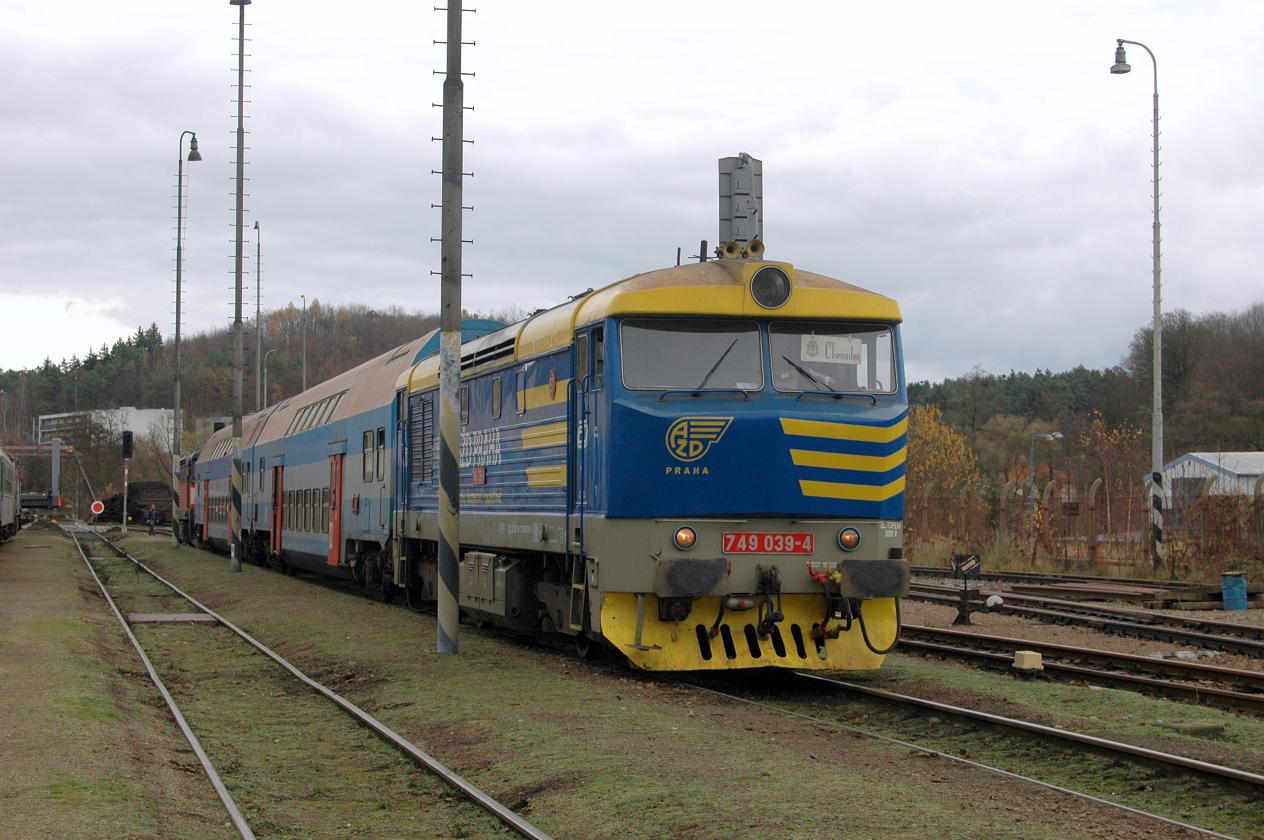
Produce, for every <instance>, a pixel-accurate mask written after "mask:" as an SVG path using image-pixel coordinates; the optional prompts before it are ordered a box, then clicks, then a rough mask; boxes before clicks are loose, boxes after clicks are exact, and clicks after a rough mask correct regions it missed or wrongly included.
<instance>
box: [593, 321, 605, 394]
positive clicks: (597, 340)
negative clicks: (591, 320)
mask: <svg viewBox="0 0 1264 840" xmlns="http://www.w3.org/2000/svg"><path fill="white" fill-rule="evenodd" d="M592 358H593V366H592V375H593V387H594V388H600V387H601V380H602V378H603V377H604V376H605V374H606V328H605V327H597V328H596V329H594V330H593V331H592Z"/></svg>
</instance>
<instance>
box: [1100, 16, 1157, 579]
mask: <svg viewBox="0 0 1264 840" xmlns="http://www.w3.org/2000/svg"><path fill="white" fill-rule="evenodd" d="M1115 42H1116V47H1115V63H1114V65H1113V66H1112V67H1111V68H1110V72H1111V73H1114V74H1116V75H1120V74H1123V73H1127V72H1129V71H1131V70H1132V67H1130V66H1129V64H1128V58H1127V56H1126V55H1125V53H1124V44H1133V45H1134V46H1138V47H1141V49H1143V50H1145V51H1146V53H1148V54H1149V56H1150V63H1151V64H1152V65H1153V66H1154V149H1153V151H1154V222H1153V237H1152V240H1153V241H1152V245H1153V252H1152V261H1153V270H1154V325H1153V327H1152V331H1153V333H1154V340H1153V344H1154V348H1153V349H1154V363H1153V368H1154V370H1153V374H1154V408H1153V409H1152V413H1151V426H1150V467H1151V476H1150V477H1151V482H1150V531H1151V535H1152V544H1153V547H1154V557H1153V561H1154V566H1155V568H1159V567H1161V566H1162V565H1163V502H1164V492H1163V297H1162V285H1161V283H1160V278H1161V277H1162V271H1161V268H1162V266H1161V261H1160V242H1161V236H1160V233H1161V228H1160V227H1159V62H1158V59H1156V58H1155V57H1154V53H1153V52H1152V51H1151V50H1150V48H1149V47H1147V46H1146V45H1145V44H1143V43H1141V42H1140V41H1126V40H1124V39H1123V38H1116V39H1115Z"/></svg>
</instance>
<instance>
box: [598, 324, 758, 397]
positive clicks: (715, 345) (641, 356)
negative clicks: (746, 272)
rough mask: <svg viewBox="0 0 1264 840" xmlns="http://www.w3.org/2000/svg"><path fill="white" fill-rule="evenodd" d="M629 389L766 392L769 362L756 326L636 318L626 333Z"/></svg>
mask: <svg viewBox="0 0 1264 840" xmlns="http://www.w3.org/2000/svg"><path fill="white" fill-rule="evenodd" d="M619 335H620V340H621V352H620V356H621V357H622V359H623V384H624V385H625V386H627V387H628V388H640V389H654V390H681V391H718V390H726V389H727V390H734V389H739V388H740V389H741V390H743V391H758V390H761V389H762V388H763V382H764V360H763V352H762V346H761V344H762V343H761V342H760V339H759V327H758V326H757V325H756V324H755V322H753V321H718V320H705V319H702V318H655V319H650V318H635V319H628V320H627V321H624V322H623V325H622V328H621V329H620V333H619Z"/></svg>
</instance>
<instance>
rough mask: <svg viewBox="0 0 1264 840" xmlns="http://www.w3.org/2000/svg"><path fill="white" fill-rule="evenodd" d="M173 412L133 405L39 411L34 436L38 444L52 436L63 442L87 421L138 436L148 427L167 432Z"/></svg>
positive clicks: (71, 438) (78, 433)
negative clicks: (86, 409)
mask: <svg viewBox="0 0 1264 840" xmlns="http://www.w3.org/2000/svg"><path fill="white" fill-rule="evenodd" d="M174 416H175V412H173V411H172V410H171V409H169V408H135V407H133V406H122V407H121V408H107V409H97V410H95V411H68V412H64V413H62V414H41V415H40V416H39V420H38V426H37V427H36V435H35V439H36V442H37V443H41V444H42V443H45V442H46V441H47V440H48V439H49V438H54V437H59V438H61V439H62V441H63V442H65V443H75V442H77V439H78V438H80V437H81V436H82V434H83V431H84V429H85V427H86V426H87V425H88V424H89V423H91V424H94V425H97V426H101V427H103V428H106V429H110V430H112V431H118V432H123V431H128V432H132V433H133V434H135V435H136V436H137V437H144V436H146V435H148V434H149V433H150V432H151V431H157V432H160V433H162V434H165V435H170V434H171V432H170V429H171V425H172V418H173V417H174Z"/></svg>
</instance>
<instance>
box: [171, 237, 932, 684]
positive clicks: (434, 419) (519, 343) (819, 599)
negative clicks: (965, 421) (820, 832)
mask: <svg viewBox="0 0 1264 840" xmlns="http://www.w3.org/2000/svg"><path fill="white" fill-rule="evenodd" d="M728 251H729V256H728V258H721V259H718V260H712V261H706V262H701V263H694V264H688V265H683V266H675V267H671V268H666V269H662V270H659V271H653V272H650V273H646V274H639V275H636V276H634V277H630V278H628V279H625V280H622V281H619V282H616V283H613V284H611V285H608V286H606V287H604V288H601V289H598V290H596V291H591V292H588V293H585V294H583V295H581V296H578V297H576V298H575V299H573V300H571V301H569V302H568V303H565V304H562V305H561V306H558V307H555V308H553V309H549V310H546V311H542V312H539V313H536V314H535V315H533V316H532V317H530V318H528V319H526V320H525V321H522V322H521V323H517V324H512V325H509V326H501V325H497V324H492V323H488V322H481V323H478V324H471V325H469V330H468V331H467V333H466V339H467V340H466V341H465V343H464V344H463V346H462V356H461V391H460V411H461V418H460V419H461V429H462V432H461V452H460V460H461V557H460V570H461V573H460V604H461V608H462V610H463V611H464V612H465V613H466V614H467V615H469V616H470V617H471V618H474V619H476V620H479V621H482V622H488V623H492V624H497V625H502V626H506V627H511V628H515V629H518V630H521V631H526V632H547V633H556V634H563V635H566V636H570V637H573V638H574V639H575V641H576V644H577V646H578V647H579V648H580V650H581V651H588V650H591V649H592V648H593V646H594V644H604V645H606V646H608V647H609V648H612V649H613V650H615V651H617V652H618V653H619V654H621V655H623V656H625V657H627V658H628V659H629V660H630V661H631V662H632V663H633V664H635V665H637V666H639V667H641V668H646V669H650V670H694V669H725V668H750V667H793V668H838V669H868V668H876V667H878V666H879V665H880V664H881V662H882V658H883V655H884V653H885V652H886V651H887V650H889V649H890V648H891V647H892V646H893V645H894V643H895V640H896V638H897V636H898V633H899V607H898V603H899V602H898V599H899V598H900V597H901V596H903V595H904V594H905V593H906V591H907V586H908V566H907V563H906V561H905V560H904V559H903V543H902V519H903V513H904V465H905V452H906V443H907V424H908V420H907V414H908V401H907V395H906V392H905V384H904V381H903V375H902V374H903V360H902V355H901V347H900V332H899V325H900V320H901V316H900V310H899V307H898V305H897V304H896V303H895V302H894V301H892V300H890V299H889V298H886V297H883V296H881V295H878V294H875V293H873V292H870V291H866V290H864V289H861V288H858V287H856V286H852V285H850V284H847V283H844V282H841V281H838V280H834V279H831V278H828V277H824V276H822V275H819V274H813V273H811V272H808V271H804V270H801V269H798V268H796V267H794V266H793V265H790V264H788V263H783V262H772V261H767V260H764V259H762V245H761V244H760V243H759V242H758V241H757V240H756V241H752V242H751V243H749V246H748V247H735V248H729V249H728ZM438 373H439V371H438V357H437V335H434V334H431V335H428V336H423V337H422V338H421V339H418V341H416V342H413V343H411V344H408V345H405V346H403V347H400V348H397V349H396V350H395V351H392V352H391V353H388V354H385V355H384V356H382V357H379V358H378V359H374V360H372V361H370V362H367V363H365V364H364V365H361V366H360V367H358V368H356V369H354V370H352V371H348V372H347V373H345V374H343V375H341V376H339V377H336V378H335V379H333V380H330V381H329V382H327V383H324V384H322V385H320V386H317V387H316V388H313V389H311V390H309V391H307V392H305V393H303V394H300V395H298V396H296V397H294V398H292V399H290V400H287V401H285V402H283V403H281V404H280V405H278V406H274V407H272V408H270V409H268V410H266V411H264V412H261V413H260V414H257V415H254V416H252V417H250V418H247V420H246V422H245V423H244V424H243V435H242V439H241V441H240V442H239V443H237V444H236V445H234V441H232V440H231V439H230V438H229V437H228V436H227V430H224V431H221V432H218V433H216V435H215V436H213V437H212V438H211V440H210V441H209V442H208V443H207V445H206V447H205V448H204V449H203V450H202V452H201V453H200V455H199V457H198V459H197V462H196V464H195V466H194V467H193V471H194V472H193V476H192V484H191V487H192V491H191V493H190V498H191V504H190V511H191V517H192V523H191V525H192V531H193V533H194V534H196V536H197V537H198V538H199V539H201V540H205V541H209V542H212V543H216V544H218V545H220V546H222V545H224V544H225V543H226V541H227V537H228V531H227V505H228V500H229V489H228V486H227V475H228V468H227V464H228V460H229V458H230V457H232V453H233V452H234V451H235V450H236V451H239V453H240V454H239V455H238V457H239V458H240V462H239V463H240V464H241V465H242V523H241V526H240V527H241V539H242V545H243V550H244V551H245V553H246V555H247V557H254V558H257V559H267V560H271V561H273V562H278V563H284V564H286V565H288V566H297V567H305V568H307V569H310V570H313V571H320V572H324V573H328V574H335V575H343V576H354V577H356V578H357V579H359V580H361V581H362V582H364V583H366V584H368V585H370V586H374V587H378V588H380V590H381V591H382V592H383V593H384V594H385V595H388V596H389V595H390V594H392V593H394V592H403V593H404V594H405V595H406V597H407V598H408V599H409V600H410V601H412V602H418V601H422V600H426V599H429V598H432V597H433V596H434V591H435V579H436V541H437V539H438V523H437V506H438V479H439V475H438V473H439V469H438V460H437V459H438V452H439V450H438V403H439V400H438Z"/></svg>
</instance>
